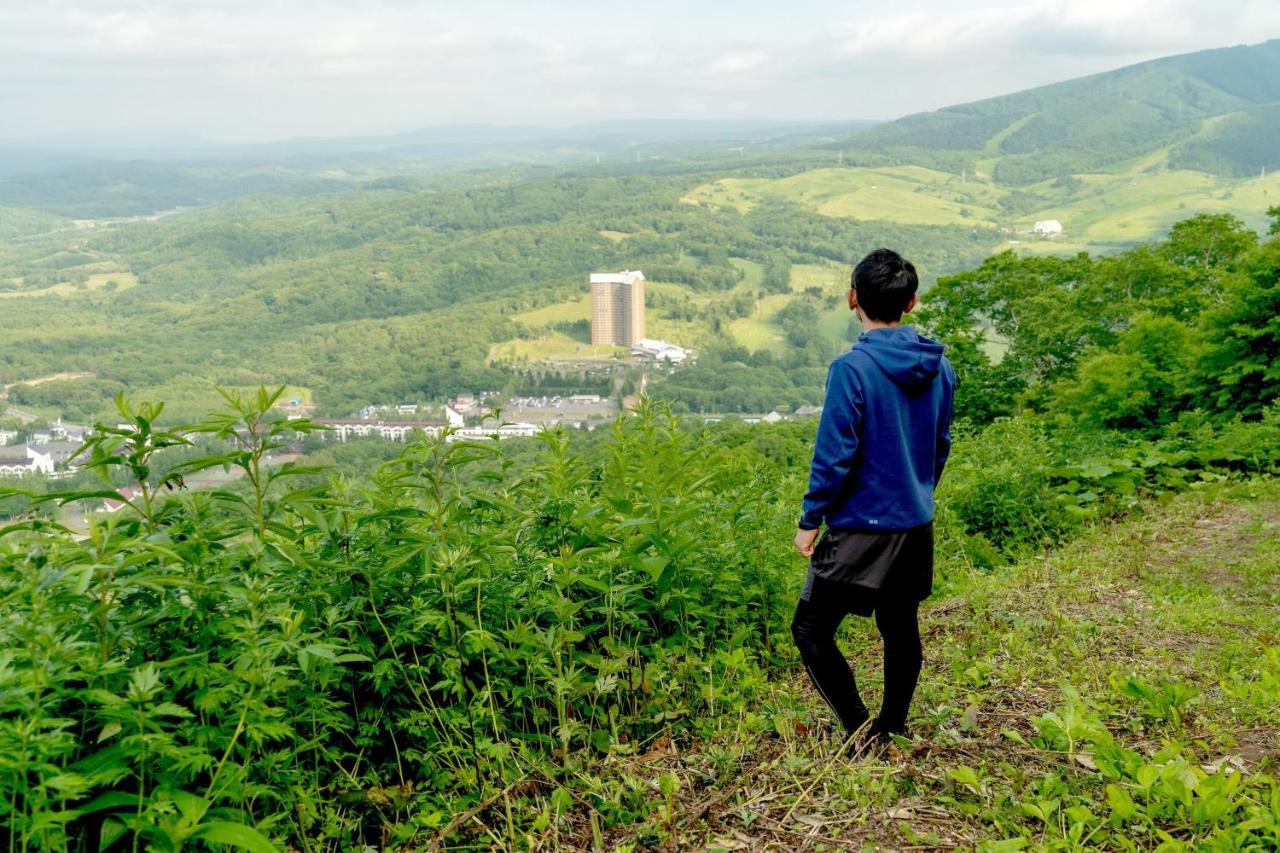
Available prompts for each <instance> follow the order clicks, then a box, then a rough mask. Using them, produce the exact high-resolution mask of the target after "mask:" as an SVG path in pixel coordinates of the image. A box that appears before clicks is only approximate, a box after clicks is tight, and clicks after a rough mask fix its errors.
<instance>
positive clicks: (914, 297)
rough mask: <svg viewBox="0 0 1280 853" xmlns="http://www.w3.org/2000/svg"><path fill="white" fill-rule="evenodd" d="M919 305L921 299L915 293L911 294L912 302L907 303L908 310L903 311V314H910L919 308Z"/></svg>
mask: <svg viewBox="0 0 1280 853" xmlns="http://www.w3.org/2000/svg"><path fill="white" fill-rule="evenodd" d="M919 304H920V297H919V296H918V295H917V294H915V293H913V294H911V301H910V302H908V303H907V307H906V308H903V309H902V313H903V314H910V313H911V312H912V311H914V310H916V306H918V305H919Z"/></svg>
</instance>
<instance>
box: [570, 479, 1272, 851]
mask: <svg viewBox="0 0 1280 853" xmlns="http://www.w3.org/2000/svg"><path fill="white" fill-rule="evenodd" d="M1148 509H1149V512H1148V513H1147V514H1142V515H1138V516H1135V517H1133V518H1130V519H1129V520H1126V521H1124V522H1121V523H1118V524H1114V525H1104V526H1100V527H1099V528H1098V529H1096V530H1095V531H1094V532H1093V533H1092V534H1090V535H1087V536H1085V537H1083V538H1082V539H1080V540H1078V541H1077V542H1075V543H1074V544H1071V545H1069V546H1067V547H1065V548H1063V549H1062V550H1060V551H1058V552H1056V553H1051V554H1048V555H1047V556H1045V557H1040V558H1035V559H1031V560H1028V561H1026V562H1025V563H1022V564H1020V565H1017V566H1013V567H1009V568H1007V569H1003V570H999V571H998V572H995V573H993V574H990V575H982V574H974V573H972V572H970V571H969V570H965V569H962V568H961V567H959V566H955V565H945V566H943V567H942V572H941V574H942V576H943V583H944V585H945V586H947V587H949V588H950V590H951V592H950V594H948V595H945V596H941V597H938V598H937V599H936V600H934V601H932V602H930V603H928V604H927V605H926V607H925V609H924V611H923V613H922V627H923V632H924V635H925V666H924V671H923V674H922V677H921V682H920V687H919V689H918V691H917V695H916V702H915V705H914V711H913V714H914V718H913V720H912V725H913V730H914V732H915V736H914V739H912V740H910V741H903V742H902V743H900V744H899V745H896V746H894V747H892V748H891V749H890V750H889V751H888V752H887V753H885V754H883V755H880V756H878V757H873V758H870V759H867V760H863V761H860V762H850V761H848V760H845V759H842V758H838V757H836V754H835V743H834V742H833V741H831V740H829V739H826V738H825V737H823V736H822V735H821V733H822V732H824V731H826V730H827V729H828V727H829V725H830V721H829V719H828V717H829V713H828V711H827V709H826V706H825V704H824V703H823V702H822V701H821V699H820V698H819V697H818V696H817V695H816V693H815V692H814V691H813V690H812V688H811V687H810V686H809V684H808V682H807V680H806V679H804V678H803V677H802V676H800V675H798V674H797V676H796V677H795V678H794V679H792V680H791V681H789V682H782V683H779V684H778V685H776V686H775V687H773V688H772V690H773V695H772V698H771V699H770V700H768V701H767V702H765V703H764V705H763V707H761V708H760V709H758V710H757V711H753V712H748V713H744V714H742V715H740V716H738V717H732V716H730V718H727V719H726V720H724V721H723V722H722V725H723V729H722V730H721V732H720V733H719V734H718V735H715V736H713V737H709V738H707V739H705V740H702V741H698V742H694V743H687V744H673V743H670V742H669V741H666V742H661V741H660V742H657V743H655V744H652V745H650V747H649V749H648V751H647V752H646V751H644V750H641V754H640V755H639V756H638V757H633V758H631V759H622V760H621V762H620V763H619V762H615V763H614V765H613V766H611V767H610V768H609V770H608V772H609V773H610V774H622V775H623V776H624V778H627V777H633V778H635V780H636V781H637V783H639V784H650V785H652V786H653V787H654V788H658V787H659V785H661V786H662V788H663V789H664V790H668V789H675V790H678V791H680V794H679V796H677V797H674V798H672V799H671V801H670V809H669V811H668V812H667V813H666V815H665V817H664V818H663V819H662V822H661V825H660V826H656V827H655V826H652V825H649V826H645V827H642V828H641V829H640V830H639V834H637V831H636V830H635V829H634V828H632V829H622V830H619V831H618V832H617V834H616V835H615V836H614V837H610V838H608V839H607V844H606V846H608V847H613V846H615V845H618V844H624V843H631V844H635V843H636V842H637V841H638V840H639V841H641V842H642V844H647V843H651V841H652V840H653V838H654V837H655V836H656V837H658V838H660V839H662V840H663V841H664V842H665V843H666V844H667V845H668V846H670V847H671V848H672V849H675V848H680V849H701V848H704V847H706V848H713V849H714V848H718V849H761V848H766V849H844V848H850V847H853V848H861V849H871V848H878V849H910V848H915V849H953V848H960V849H974V848H978V849H986V850H991V851H995V850H1019V849H1056V847H1054V845H1057V846H1061V847H1063V848H1071V847H1073V846H1074V847H1080V846H1087V845H1082V844H1081V843H1080V840H1081V838H1082V837H1083V835H1085V834H1087V835H1088V836H1089V837H1090V838H1091V839H1092V843H1093V844H1095V845H1098V846H1101V847H1104V848H1109V847H1114V846H1115V842H1114V838H1115V837H1117V836H1118V837H1120V838H1130V839H1133V841H1134V842H1135V843H1137V844H1138V846H1139V847H1140V848H1149V847H1154V846H1156V845H1157V844H1158V843H1159V842H1160V839H1161V835H1160V834H1159V832H1157V829H1158V828H1159V826H1160V824H1161V820H1164V821H1165V824H1166V825H1168V819H1164V818H1161V819H1152V818H1150V816H1151V815H1153V814H1156V813H1157V808H1158V807H1161V806H1160V803H1158V802H1157V800H1158V799H1159V798H1158V796H1157V794H1158V792H1157V791H1156V789H1155V788H1152V789H1151V791H1150V793H1149V794H1144V793H1143V790H1142V789H1141V788H1140V783H1135V782H1132V781H1129V782H1115V783H1113V782H1108V781H1107V780H1108V779H1110V778H1112V774H1109V772H1108V771H1107V770H1106V764H1105V760H1104V758H1103V755H1104V753H1107V752H1108V748H1106V747H1104V746H1089V745H1086V743H1085V741H1086V740H1087V739H1088V737H1092V738H1094V739H1100V742H1102V743H1105V742H1106V741H1107V740H1108V739H1111V738H1113V739H1114V741H1115V742H1116V744H1118V745H1119V746H1120V747H1122V748H1123V749H1124V750H1127V751H1128V753H1129V754H1131V755H1132V756H1133V760H1134V761H1138V762H1142V763H1145V764H1146V765H1149V766H1152V767H1155V768H1157V770H1156V771H1152V772H1154V773H1155V774H1156V775H1159V773H1164V772H1177V773H1180V774H1190V773H1191V769H1192V768H1194V769H1195V771H1196V774H1197V775H1196V776H1195V777H1194V778H1191V781H1192V782H1193V783H1197V782H1196V780H1198V779H1203V778H1204V777H1206V776H1212V775H1213V774H1214V773H1215V772H1216V773H1219V774H1221V775H1222V776H1224V777H1227V780H1228V782H1230V778H1229V777H1230V776H1232V775H1233V774H1234V775H1236V776H1237V780H1236V781H1237V782H1241V783H1242V787H1246V788H1247V787H1248V786H1253V785H1265V781H1264V779H1265V777H1264V774H1267V773H1271V774H1274V773H1275V772H1276V770H1277V767H1278V766H1280V721H1278V720H1277V719H1276V718H1275V715H1274V706H1273V704H1272V703H1273V702H1274V701H1275V699H1276V692H1277V691H1280V652H1277V650H1276V645H1277V643H1278V642H1280V582H1277V569H1278V568H1280V560H1278V558H1277V554H1280V483H1278V482H1277V481H1275V480H1258V481H1253V482H1246V483H1243V484H1236V485H1233V486H1229V487H1226V488H1224V489H1222V490H1221V491H1218V492H1217V493H1216V494H1209V493H1206V492H1200V493H1195V492H1193V493H1188V494H1184V495H1182V496H1180V497H1178V498H1177V499H1175V500H1174V501H1172V502H1171V503H1169V504H1168V505H1165V506H1151V507H1149V508H1148ZM796 571H797V572H799V571H801V568H800V566H799V565H797V567H796ZM851 623H852V624H851V625H850V626H849V627H848V628H847V629H846V636H845V638H844V640H843V641H842V644H843V648H844V649H845V651H846V654H848V655H849V656H850V657H851V659H852V661H853V663H854V665H855V670H856V671H857V672H858V675H859V681H860V684H861V685H862V686H863V687H865V688H866V689H865V691H864V692H865V693H867V694H868V700H869V701H871V700H877V701H878V693H879V666H878V658H879V655H880V648H879V642H878V639H877V638H876V636H875V632H874V629H873V628H871V627H870V624H869V620H862V619H853V620H851ZM1268 648H1270V649H1271V651H1270V652H1268V651H1267V649H1268ZM1268 685H1270V686H1269V687H1268ZM873 707H874V706H873ZM1059 722H1061V723H1063V724H1064V725H1065V726H1066V727H1067V728H1069V729H1070V730H1071V731H1073V732H1076V735H1077V738H1076V741H1075V742H1076V746H1074V747H1072V748H1067V747H1061V746H1058V747H1055V746H1054V745H1053V743H1055V742H1056V741H1054V738H1060V737H1061V736H1062V735H1061V734H1059ZM1090 727H1093V728H1092V729H1091V728H1090ZM1099 727H1105V729H1102V728H1099ZM1086 730H1092V731H1094V732H1095V734H1093V735H1089V736H1087V737H1086V736H1085V735H1083V734H1081V733H1082V732H1084V731H1086ZM1170 744H1172V746H1170ZM1174 753H1177V754H1178V756H1179V757H1178V758H1176V759H1173V758H1170V757H1169V756H1171V755H1172V754H1174ZM1170 762H1172V763H1170ZM1178 762H1183V763H1182V764H1179V763H1178ZM1100 765H1102V767H1101V769H1100ZM1201 767H1203V768H1207V769H1205V770H1203V771H1202V770H1201V769H1200V768H1201ZM1160 768H1173V769H1171V770H1169V771H1166V770H1163V769H1160ZM1177 768H1186V769H1177ZM1222 768H1226V769H1225V770H1224V769H1222ZM1146 772H1148V771H1138V776H1139V777H1140V778H1146V777H1144V776H1143V775H1142V774H1143V773H1146ZM671 777H674V778H671ZM1126 778H1128V777H1126ZM660 780H661V781H660ZM1197 784H1201V790H1200V793H1201V794H1202V795H1204V796H1205V797H1208V796H1209V795H1208V794H1207V793H1206V790H1208V785H1207V784H1203V783H1197ZM1108 785H1110V786H1111V787H1114V788H1117V789H1118V790H1119V791H1120V792H1121V794H1123V793H1125V792H1126V791H1127V793H1129V794H1131V796H1132V799H1133V800H1134V801H1136V802H1137V803H1138V810H1139V811H1138V814H1136V815H1130V816H1127V817H1117V809H1120V812H1121V813H1125V812H1124V809H1123V808H1122V806H1123V800H1124V799H1125V798H1124V797H1121V794H1115V795H1113V794H1111V793H1110V792H1109V789H1108ZM1251 790H1254V791H1255V792H1256V791H1258V790H1259V789H1258V788H1252V789H1251ZM1252 796H1253V797H1255V798H1256V797H1257V796H1258V795H1257V794H1256V793H1255V794H1253V795H1252ZM1113 797H1120V798H1121V799H1120V800H1118V801H1117V800H1113ZM1144 797H1145V799H1144ZM1245 799H1248V798H1247V797H1246V798H1245ZM1196 800H1197V801H1199V800H1200V798H1199V797H1197V798H1196ZM1116 802H1120V803H1121V805H1120V806H1117V805H1115V803H1116ZM1160 802H1163V801H1160ZM1109 804H1110V805H1109ZM1166 805H1167V804H1166ZM1245 805H1246V806H1247V803H1245ZM1188 819H1190V818H1188ZM1149 821H1150V822H1151V823H1150V824H1149ZM1077 823H1079V824H1081V829H1079V830H1077V829H1075V828H1074V825H1075V824H1077ZM1224 826H1225V827H1227V828H1228V829H1229V828H1230V821H1226V822H1225V823H1224ZM578 828H579V830H580V834H581V837H580V838H579V839H578V840H579V842H580V845H581V846H582V847H584V848H585V847H590V846H591V835H590V832H591V831H590V828H589V827H588V826H587V825H586V824H585V823H579V826H578ZM645 833H650V834H649V835H645ZM1072 833H1075V835H1074V836H1073V835H1072ZM1208 834H1209V829H1208V828H1205V829H1203V830H1202V831H1201V832H1199V833H1198V834H1197V833H1195V832H1191V831H1189V830H1180V831H1178V832H1177V833H1176V834H1175V835H1173V836H1172V837H1174V838H1177V839H1180V840H1182V841H1189V842H1191V843H1193V844H1194V843H1196V842H1197V841H1199V842H1202V843H1205V839H1206V838H1207V836H1208ZM1073 837H1074V839H1075V842H1074V843H1073V842H1072V838H1073ZM1001 839H1011V840H1006V841H1003V842H1002V845H1001V846H990V845H992V844H993V843H995V842H996V841H997V840H1001ZM1012 839H1020V840H1016V841H1015V840H1012ZM1108 839H1113V840H1112V841H1111V842H1109V841H1108ZM984 845H986V846H984ZM638 846H641V845H638ZM1219 846H1222V845H1219ZM1222 849H1226V847H1223V848H1222Z"/></svg>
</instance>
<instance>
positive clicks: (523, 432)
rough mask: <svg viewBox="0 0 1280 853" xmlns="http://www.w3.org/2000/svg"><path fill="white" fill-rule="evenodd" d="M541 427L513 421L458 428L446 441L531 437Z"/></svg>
mask: <svg viewBox="0 0 1280 853" xmlns="http://www.w3.org/2000/svg"><path fill="white" fill-rule="evenodd" d="M541 429H542V427H540V426H538V425H537V424H530V423H522V422H521V423H513V424H503V425H502V426H498V427H485V426H478V427H467V428H466V429H460V430H458V431H457V432H455V433H453V434H452V435H450V436H449V438H448V441H462V440H466V439H469V440H471V441H478V440H482V439H490V438H531V437H533V436H535V435H537V434H538V432H539V431H540V430H541Z"/></svg>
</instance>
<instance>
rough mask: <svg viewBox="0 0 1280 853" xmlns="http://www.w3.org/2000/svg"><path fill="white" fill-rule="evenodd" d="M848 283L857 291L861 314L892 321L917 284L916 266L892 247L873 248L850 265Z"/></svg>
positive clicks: (900, 314)
mask: <svg viewBox="0 0 1280 853" xmlns="http://www.w3.org/2000/svg"><path fill="white" fill-rule="evenodd" d="M850 285H851V286H852V287H853V289H854V290H856V291H858V305H859V306H861V308H862V313H864V314H866V315H867V316H868V317H869V318H871V319H872V320H877V321H879V322H881V323H896V322H898V321H899V320H901V319H902V312H903V311H905V310H907V304H908V303H910V302H911V297H912V296H914V295H915V293H916V288H918V287H919V286H920V279H919V277H918V276H917V275H916V268H915V267H914V266H913V265H912V264H911V261H908V260H907V259H906V258H904V257H902V255H899V254H898V253H897V252H895V251H893V249H876V250H875V251H874V252H872V253H871V254H869V255H867V256H866V257H865V258H863V259H862V260H860V261H858V265H857V266H856V267H854V268H853V280H852V281H851V282H850Z"/></svg>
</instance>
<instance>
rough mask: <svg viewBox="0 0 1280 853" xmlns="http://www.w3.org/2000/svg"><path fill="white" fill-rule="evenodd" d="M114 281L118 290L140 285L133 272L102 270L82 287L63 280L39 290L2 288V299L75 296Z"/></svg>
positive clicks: (0, 296) (0, 297)
mask: <svg viewBox="0 0 1280 853" xmlns="http://www.w3.org/2000/svg"><path fill="white" fill-rule="evenodd" d="M113 281H114V282H115V283H116V290H117V292H119V291H121V290H129V289H131V288H134V287H137V286H138V277H137V276H136V275H134V274H133V273H131V272H102V273H93V274H92V275H90V276H89V277H88V279H87V280H86V281H85V283H84V285H83V286H82V287H79V286H76V285H74V284H72V283H70V282H62V283H60V284H54V285H50V286H49V287H42V288H40V289H39V290H0V299H18V298H21V297H24V296H25V297H35V296H73V295H75V294H77V293H84V292H87V291H94V290H101V289H103V288H105V287H106V286H107V284H108V283H110V282H113Z"/></svg>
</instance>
